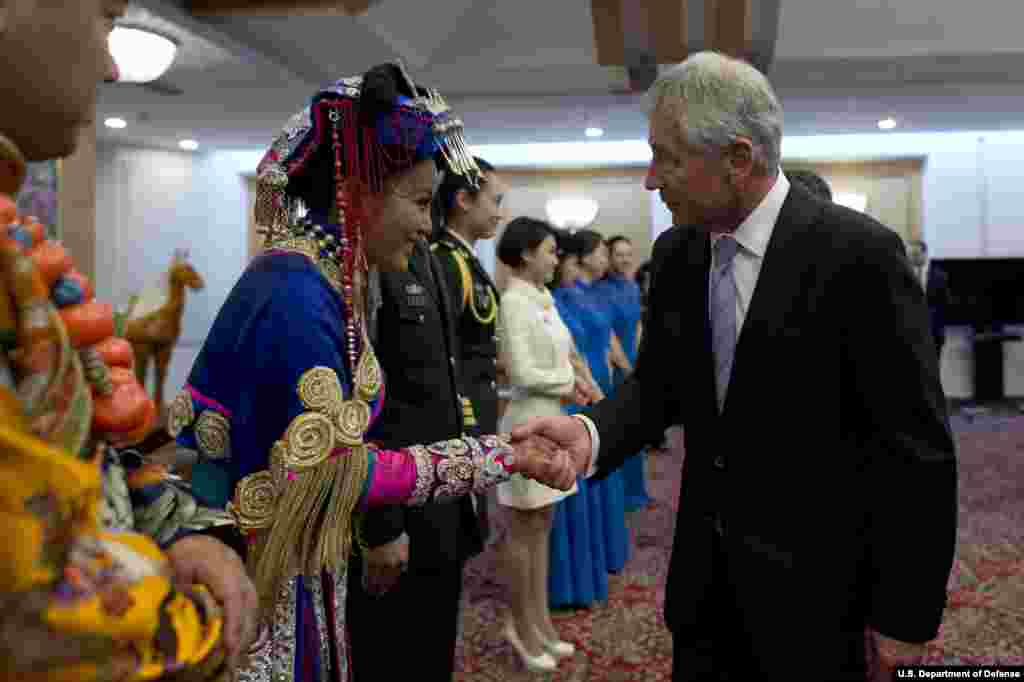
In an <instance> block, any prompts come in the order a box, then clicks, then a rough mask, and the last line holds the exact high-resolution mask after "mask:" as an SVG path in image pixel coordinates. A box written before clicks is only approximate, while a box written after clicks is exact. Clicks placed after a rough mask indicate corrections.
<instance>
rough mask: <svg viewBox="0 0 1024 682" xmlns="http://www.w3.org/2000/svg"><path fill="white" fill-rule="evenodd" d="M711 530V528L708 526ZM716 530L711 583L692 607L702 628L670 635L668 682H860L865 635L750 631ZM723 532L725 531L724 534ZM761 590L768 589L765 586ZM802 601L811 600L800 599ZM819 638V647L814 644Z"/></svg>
mask: <svg viewBox="0 0 1024 682" xmlns="http://www.w3.org/2000/svg"><path fill="white" fill-rule="evenodd" d="M709 524H710V525H711V526H712V527H713V528H714V527H715V524H714V523H713V522H711V521H709ZM722 532H723V531H722V530H721V528H720V527H718V528H717V529H715V530H713V531H712V533H711V536H712V539H711V561H712V574H713V576H714V577H713V579H712V584H711V586H710V588H709V589H707V590H706V591H705V593H704V596H703V599H702V600H701V602H700V603H699V604H698V605H697V612H698V613H702V614H706V616H704V617H702V618H701V622H702V626H701V627H699V628H694V629H692V630H689V629H688V630H685V631H675V632H673V636H672V655H673V658H672V681H673V682H752V681H753V680H761V679H763V680H769V679H780V680H786V681H787V682H864V680H865V679H866V674H867V673H866V666H865V653H864V632H863V630H862V629H861V630H858V631H851V632H849V633H834V632H833V633H822V632H818V631H816V630H815V629H814V625H813V624H812V623H801V624H799V625H792V624H786V623H785V620H784V614H778V615H779V618H778V620H777V626H776V627H774V628H773V629H772V631H771V632H764V631H755V630H754V629H753V627H751V625H750V623H751V620H752V619H751V617H750V614H749V613H748V612H747V611H746V610H745V608H744V607H747V608H748V609H749V607H750V605H745V604H741V603H739V602H738V600H737V598H736V590H735V589H734V588H733V586H732V585H731V583H730V578H729V575H730V571H729V563H728V562H729V555H728V552H727V551H726V549H725V542H724V540H723V537H724V536H723V535H722ZM725 532H727V531H725ZM763 589H765V590H771V589H773V588H772V585H770V584H765V585H764V586H763ZM803 598H813V596H812V595H805V596H804V597H803ZM818 635H822V636H823V637H824V639H822V640H821V641H822V642H827V643H826V644H824V646H818V645H817V644H816V643H815V641H816V639H815V638H816V637H817V636H818Z"/></svg>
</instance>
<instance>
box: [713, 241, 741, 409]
mask: <svg viewBox="0 0 1024 682" xmlns="http://www.w3.org/2000/svg"><path fill="white" fill-rule="evenodd" d="M738 249H739V244H737V243H736V240H735V239H733V238H732V237H722V238H721V239H719V240H718V241H717V242H716V243H715V263H714V269H713V270H712V271H711V291H710V292H709V308H710V309H711V310H710V315H711V350H712V352H713V353H714V356H715V389H716V392H717V394H718V411H719V412H721V411H722V407H723V406H724V405H725V392H726V389H728V388H729V376H730V375H731V374H732V359H733V354H734V353H735V352H736V295H737V292H736V279H735V278H734V277H733V275H732V265H733V260H734V259H735V258H736V251H737V250H738Z"/></svg>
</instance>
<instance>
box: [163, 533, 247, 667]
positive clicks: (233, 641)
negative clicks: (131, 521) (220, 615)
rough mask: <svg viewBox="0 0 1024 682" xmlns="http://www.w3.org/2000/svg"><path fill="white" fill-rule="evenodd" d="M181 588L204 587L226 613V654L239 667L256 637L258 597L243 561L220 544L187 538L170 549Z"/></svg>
mask: <svg viewBox="0 0 1024 682" xmlns="http://www.w3.org/2000/svg"><path fill="white" fill-rule="evenodd" d="M167 558H168V559H169V560H170V562H171V568H172V569H173V571H174V580H175V582H177V583H178V584H179V585H181V586H183V587H187V586H189V585H196V584H198V585H205V586H206V587H207V588H209V590H210V592H211V593H212V594H213V596H214V597H215V598H216V599H217V601H218V602H220V604H221V606H222V607H223V609H224V650H225V652H226V653H227V657H228V661H229V662H230V665H231V666H232V667H237V665H238V664H239V663H240V662H241V660H242V657H243V656H245V654H246V653H247V652H248V648H249V645H250V643H251V642H252V641H253V639H254V638H255V636H256V628H257V625H258V615H259V596H258V595H257V593H256V587H255V586H254V585H253V584H252V580H250V579H249V576H248V574H247V573H246V572H245V564H243V563H242V559H241V558H240V557H239V556H238V555H237V554H236V553H235V552H234V550H232V549H231V548H230V547H228V546H227V545H225V544H224V543H223V542H221V541H220V540H217V539H216V538H213V537H210V536H208V535H188V536H185V537H184V538H182V539H181V540H178V541H177V542H175V543H174V544H173V545H171V546H170V547H169V548H168V549H167Z"/></svg>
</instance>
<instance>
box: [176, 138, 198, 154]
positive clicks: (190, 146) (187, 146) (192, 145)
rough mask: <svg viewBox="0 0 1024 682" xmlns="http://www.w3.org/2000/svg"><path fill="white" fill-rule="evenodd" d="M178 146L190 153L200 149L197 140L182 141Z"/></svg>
mask: <svg viewBox="0 0 1024 682" xmlns="http://www.w3.org/2000/svg"><path fill="white" fill-rule="evenodd" d="M178 146H179V147H181V148H182V149H184V150H185V151H188V152H194V151H195V150H197V149H199V143H198V142H196V141H195V140H182V141H181V142H179V143H178Z"/></svg>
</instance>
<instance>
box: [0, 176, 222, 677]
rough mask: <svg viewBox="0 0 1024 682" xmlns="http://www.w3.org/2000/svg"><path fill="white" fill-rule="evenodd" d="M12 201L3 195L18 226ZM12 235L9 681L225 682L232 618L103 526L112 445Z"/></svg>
mask: <svg viewBox="0 0 1024 682" xmlns="http://www.w3.org/2000/svg"><path fill="white" fill-rule="evenodd" d="M10 201H11V200H10V198H9V197H8V196H5V195H0V203H2V204H3V205H0V212H4V213H5V215H4V216H3V218H4V221H3V227H4V228H6V227H7V225H9V224H10V225H12V227H10V228H7V229H8V230H11V229H14V222H15V221H12V220H11V216H10V215H6V214H8V213H11V206H10ZM0 229H3V228H0ZM5 237H6V235H0V241H3V244H0V247H3V248H2V249H0V250H2V251H3V254H0V255H2V256H3V257H2V258H0V346H2V348H0V681H6V680H11V681H12V682H13V681H14V680H17V681H18V682H33V681H36V680H39V681H46V682H56V681H63V680H69V681H70V680H76V681H83V682H99V681H101V680H153V679H176V680H177V679H180V680H204V681H208V680H215V679H219V678H220V677H221V676H224V675H226V673H225V672H224V666H223V659H224V656H223V650H222V647H221V630H222V626H223V619H222V615H221V612H220V608H219V606H218V605H217V603H216V601H215V600H214V599H213V598H212V596H211V595H210V593H209V592H208V591H207V590H206V589H205V588H203V587H199V586H196V587H192V588H178V587H176V586H175V584H174V582H173V579H172V575H171V570H170V565H169V563H168V560H167V558H166V556H165V555H164V554H163V552H162V551H161V550H160V548H159V547H158V546H157V545H156V543H155V542H153V541H152V540H150V539H149V538H148V537H146V536H143V535H141V534H138V533H134V532H118V531H112V530H108V529H105V528H104V527H103V526H102V523H101V520H100V518H101V514H100V509H101V505H102V504H103V500H104V497H103V493H104V489H103V475H102V470H101V466H102V457H103V449H104V446H103V445H102V443H100V442H97V441H95V440H94V439H93V438H91V437H90V426H91V424H92V415H93V410H92V396H91V393H90V388H89V384H88V382H87V380H86V378H85V374H84V372H83V370H82V364H81V360H80V358H79V353H78V351H77V350H76V349H74V348H72V347H71V345H70V343H69V340H68V339H69V336H68V332H67V329H65V328H64V327H63V323H62V321H61V318H60V316H59V315H58V314H56V311H55V309H54V308H53V306H52V305H51V304H50V302H49V300H36V299H39V298H40V295H39V289H40V288H39V287H38V286H36V287H35V289H34V292H35V293H33V290H32V287H28V286H27V285H25V282H28V281H32V280H31V275H32V274H33V273H31V272H30V271H29V268H31V267H32V261H31V259H29V258H27V257H25V258H19V257H17V256H18V254H17V251H16V250H15V249H14V248H13V246H12V241H11V240H10V239H5ZM26 278H28V279H26ZM33 296H34V298H32V299H31V300H29V299H30V297H33ZM32 311H37V312H38V311H42V312H43V314H44V315H45V317H43V318H42V321H41V320H40V318H39V317H38V315H37V316H36V317H35V318H30V317H29V316H28V313H30V312H32ZM26 320H27V322H26ZM47 320H48V321H47ZM33 325H34V326H33ZM47 326H49V329H46V328H47ZM33 329H34V330H35V332H38V333H35V335H33V333H34V332H33ZM40 330H44V331H40ZM93 435H94V434H93ZM83 453H84V455H83Z"/></svg>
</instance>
